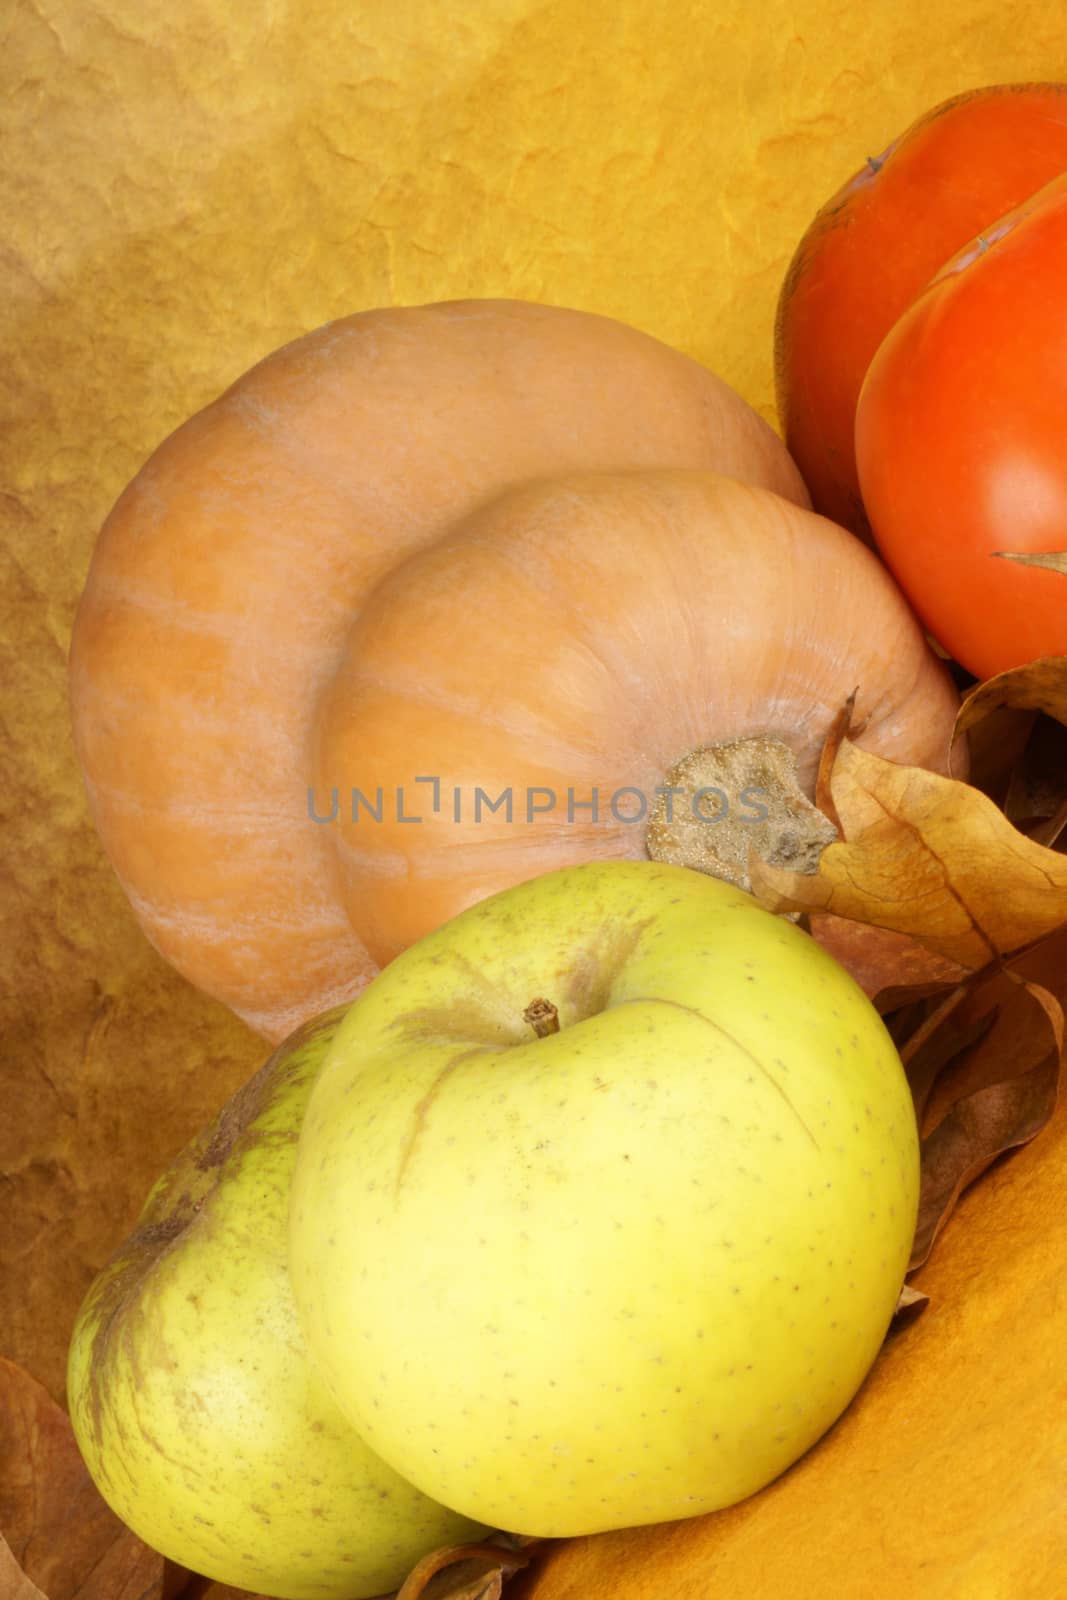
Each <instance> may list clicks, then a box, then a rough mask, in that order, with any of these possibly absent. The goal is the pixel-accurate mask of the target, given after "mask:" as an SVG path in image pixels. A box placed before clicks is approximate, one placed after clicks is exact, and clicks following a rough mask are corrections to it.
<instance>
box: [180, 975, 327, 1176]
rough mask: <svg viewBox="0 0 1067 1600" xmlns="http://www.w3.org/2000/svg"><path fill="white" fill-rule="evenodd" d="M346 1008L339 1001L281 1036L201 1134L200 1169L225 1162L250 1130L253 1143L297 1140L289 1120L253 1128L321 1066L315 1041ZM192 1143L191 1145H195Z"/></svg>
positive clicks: (249, 1136)
mask: <svg viewBox="0 0 1067 1600" xmlns="http://www.w3.org/2000/svg"><path fill="white" fill-rule="evenodd" d="M347 1010H348V1007H347V1006H346V1005H340V1006H334V1007H332V1008H331V1010H329V1011H324V1012H323V1013H322V1014H321V1016H318V1017H312V1019H311V1020H310V1021H309V1022H305V1023H304V1024H303V1026H302V1027H300V1028H298V1029H297V1030H296V1032H295V1033H292V1034H290V1035H289V1037H288V1038H286V1039H283V1040H282V1042H281V1044H280V1045H279V1046H278V1048H277V1049H276V1050H275V1051H274V1053H273V1055H271V1056H270V1057H269V1058H268V1059H267V1060H266V1061H265V1062H264V1063H263V1065H262V1066H261V1067H260V1069H259V1071H258V1072H257V1073H255V1075H254V1076H253V1077H251V1078H250V1079H249V1081H248V1082H247V1083H246V1084H245V1085H244V1087H243V1088H242V1089H239V1090H238V1092H237V1093H236V1094H235V1095H234V1096H233V1098H232V1099H231V1100H228V1101H227V1103H226V1105H225V1106H223V1108H222V1110H221V1111H220V1112H219V1114H218V1116H217V1117H216V1119H215V1121H214V1122H213V1123H212V1124H211V1126H210V1127H209V1128H208V1130H207V1132H206V1133H205V1134H204V1135H202V1137H201V1140H200V1141H199V1149H197V1150H196V1154H195V1157H194V1160H195V1165H196V1167H197V1168H198V1170H199V1171H200V1172H211V1171H213V1170H214V1169H216V1168H218V1167H221V1166H222V1165H223V1164H224V1163H225V1162H226V1161H227V1160H228V1158H229V1156H230V1154H231V1152H232V1151H233V1150H234V1148H235V1146H236V1145H237V1143H238V1141H239V1140H240V1139H241V1138H242V1137H245V1136H247V1139H248V1143H249V1146H250V1147H251V1146H252V1145H254V1144H276V1143H278V1142H281V1143H284V1144H292V1143H294V1142H295V1140H296V1139H297V1137H298V1130H297V1129H295V1128H293V1127H291V1126H289V1125H287V1126H286V1127H285V1128H283V1129H281V1130H278V1129H272V1128H257V1129H255V1130H254V1131H252V1132H251V1133H249V1132H248V1129H249V1128H250V1127H251V1124H252V1123H253V1122H255V1121H256V1119H257V1118H258V1117H259V1116H260V1115H261V1114H262V1113H263V1112H264V1111H266V1110H267V1109H268V1107H269V1106H270V1105H271V1104H272V1103H273V1102H275V1101H276V1100H278V1099H280V1098H281V1097H282V1096H283V1095H284V1094H285V1093H286V1091H287V1090H288V1088H289V1087H290V1085H291V1084H292V1083H293V1081H294V1079H296V1078H298V1077H300V1076H302V1075H303V1074H304V1073H306V1072H309V1071H317V1070H318V1067H319V1065H320V1062H319V1060H318V1056H317V1053H316V1052H315V1051H314V1050H312V1049H311V1048H310V1047H311V1046H313V1045H314V1044H316V1043H317V1042H318V1041H319V1040H320V1039H321V1038H322V1036H323V1034H325V1033H330V1032H333V1031H334V1030H335V1029H336V1028H337V1026H338V1025H339V1023H340V1021H341V1019H342V1017H343V1016H344V1015H345V1013H346V1011H347ZM190 1148H191V1151H192V1149H193V1148H194V1147H190Z"/></svg>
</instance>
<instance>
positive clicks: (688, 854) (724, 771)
mask: <svg viewBox="0 0 1067 1600" xmlns="http://www.w3.org/2000/svg"><path fill="white" fill-rule="evenodd" d="M836 838H837V830H836V829H835V827H834V825H833V823H832V822H831V821H830V819H829V817H827V816H825V815H824V813H823V812H822V811H820V810H819V808H818V807H817V806H816V805H813V804H812V802H811V800H810V799H809V798H808V796H807V795H806V794H805V793H804V791H803V789H802V788H801V787H800V784H799V782H798V779H797V762H796V756H795V755H794V754H793V752H792V750H790V748H789V746H788V745H787V744H786V743H785V741H784V740H782V739H779V738H777V737H774V736H772V735H770V734H754V735H751V736H749V737H747V738H742V739H727V740H723V741H722V742H721V743H719V744H713V745H705V746H703V747H701V748H700V749H697V750H690V751H689V753H688V754H687V755H684V756H683V757H682V758H681V760H680V761H676V762H675V764H674V766H673V767H671V769H670V771H669V772H668V773H667V779H666V782H665V783H664V784H661V785H660V787H659V789H658V790H657V794H656V802H655V805H654V806H653V807H652V808H651V813H650V816H649V822H648V828H647V831H646V833H645V849H646V850H647V852H648V854H649V856H650V857H651V858H652V860H653V861H662V862H667V863H670V864H671V865H673V866H680V867H692V868H694V869H695V870H696V871H697V872H706V873H708V874H709V875H710V876H711V877H713V878H724V879H725V880H726V881H727V882H728V883H733V884H736V885H737V887H738V888H739V889H746V890H747V889H751V887H752V883H751V879H750V877H749V861H750V859H751V855H752V852H755V854H756V855H757V856H758V857H760V858H761V859H762V860H764V861H766V862H767V863H768V864H769V865H771V866H775V867H784V868H787V869H788V870H790V871H793V872H814V871H816V869H817V867H818V863H819V857H820V856H821V854H822V852H823V850H824V849H825V848H826V846H827V845H828V844H831V843H832V842H833V841H834V839H836Z"/></svg>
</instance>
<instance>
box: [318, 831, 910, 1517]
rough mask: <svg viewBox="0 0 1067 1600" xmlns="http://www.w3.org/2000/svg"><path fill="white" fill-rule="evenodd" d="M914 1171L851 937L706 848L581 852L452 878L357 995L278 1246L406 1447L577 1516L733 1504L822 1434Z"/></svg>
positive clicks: (442, 1483)
mask: <svg viewBox="0 0 1067 1600" xmlns="http://www.w3.org/2000/svg"><path fill="white" fill-rule="evenodd" d="M535 1002H537V1003H538V1004H536V1005H534V1004H533V1003H535ZM531 1005H533V1009H532V1010H531V1009H530V1008H531ZM556 1023H558V1031H551V1030H552V1028H553V1026H554V1025H555V1024H556ZM918 1183H919V1164H918V1141H917V1135H916V1127H915V1120H914V1114H913V1110H912V1103H911V1097H910V1095H909V1091H908V1086H907V1083H906V1080H905V1077H904V1073H903V1070H902V1067H901V1064H900V1060H899V1057H898V1055H897V1052H896V1050H895V1048H894V1046H893V1044H892V1041H891V1039H890V1038H889V1035H888V1034H887V1032H886V1030H885V1028H884V1026H883V1024H882V1022H881V1019H880V1018H879V1016H878V1014H877V1013H876V1011H875V1010H874V1008H873V1007H872V1006H871V1004H870V1003H869V1001H868V1000H867V999H866V997H865V996H864V994H863V993H862V991H861V990H860V989H859V988H858V987H857V986H856V984H855V983H854V982H853V981H852V979H851V978H850V977H849V976H848V975H847V973H846V972H845V971H844V970H843V968H841V967H840V966H838V965H837V963H836V962H835V961H834V960H833V959H832V958H831V957H830V956H828V955H827V954H826V953H825V952H824V951H823V950H822V949H821V948H820V946H819V945H818V944H816V943H815V942H814V940H812V939H811V938H809V937H808V935H807V934H805V933H803V932H802V931H800V930H799V929H798V928H796V927H795V926H794V925H792V924H791V923H788V922H786V921H783V920H782V919H780V918H778V917H775V916H772V915H771V914H770V913H769V912H767V911H764V910H762V909H761V908H760V907H759V906H758V905H757V904H756V902H755V901H754V900H753V899H752V898H751V897H750V896H749V895H747V894H745V893H744V892H742V891H740V890H737V889H734V888H732V887H730V886H728V885H726V884H724V883H722V882H719V881H718V880H716V879H714V878H710V877H706V876H704V875H702V874H699V873H696V872H693V871H690V870H688V869H686V868H683V867H673V866H662V865H657V864H655V863H652V862H624V861H611V862H603V863H593V864H589V865H586V866H582V867H578V868H570V869H566V870H564V871H560V872H553V873H550V874H547V875H545V876H543V877H540V878H537V879H535V880H532V881H530V882H527V883H524V884H521V885H519V886H518V887H516V888H513V889H509V890H506V891H505V892H504V893H502V894H498V895H495V896H493V897H492V898H490V899H488V900H485V901H483V902H481V903H480V904H479V905H476V906H473V907H472V908H470V909H469V910H467V911H465V912H463V913H462V914H461V915H460V916H458V917H456V918H455V919H454V920H453V921H451V922H449V923H447V924H446V925H445V926H443V927H441V928H440V929H438V930H437V931H436V932H435V933H432V934H430V935H429V936H428V937H426V938H424V939H423V940H421V941H420V942H419V943H418V944H417V945H415V946H413V947H412V948H410V949H409V950H407V951H406V952H405V953H404V954H402V955H401V956H399V957H398V958H397V959H396V960H395V961H393V962H392V963H391V964H390V966H388V967H387V968H386V969H385V970H384V971H383V972H382V973H381V974H380V975H379V977H378V978H376V979H375V981H374V982H373V983H372V984H371V985H370V987H369V988H368V989H367V990H366V991H365V993H364V994H363V995H362V996H361V997H360V998H359V999H358V1000H357V1001H356V1003H355V1004H354V1005H353V1006H352V1008H351V1009H350V1011H349V1012H348V1014H347V1016H346V1018H345V1020H344V1022H343V1023H342V1025H341V1027H340V1029H339V1031H338V1034H337V1037H336V1039H335V1041H334V1044H333V1046H332V1049H331V1053H330V1057H329V1059H328V1061H327V1063H326V1065H325V1067H324V1069H323V1072H322V1074H321V1076H320V1078H319V1080H318V1082H317V1084H316V1086H315V1090H314V1092H313V1094H312V1097H311V1100H310V1103H309V1107H308V1112H307V1116H306V1119H305V1122H304V1125H303V1130H302V1133H301V1137H300V1144H299V1150H298V1155H297V1163H296V1171H295V1175H294V1180H293V1199H292V1209H291V1225H290V1271H291V1277H292V1284H293V1290H294V1294H295V1296H296V1300H297V1304H298V1306H299V1309H300V1313H301V1319H302V1324H303V1326H304V1329H305V1333H306V1335H307V1338H308V1340H309V1343H310V1346H311V1349H312V1351H313V1353H314V1355H315V1357H316V1359H317V1360H318V1362H319V1364H320V1369H321V1371H322V1372H323V1374H324V1376H325V1378H326V1379H327V1381H328V1383H329V1384H330V1387H331V1389H332V1391H333V1393H334V1395H335V1397H336V1399H337V1402H338V1404H339V1405H340V1406H341V1408H342V1409H343V1410H344V1412H345V1414H346V1415H347V1416H348V1417H349V1418H350V1420H351V1421H352V1423H353V1424H354V1426H355V1427H356V1428H358V1430H359V1431H360V1433H361V1434H362V1435H363V1436H364V1437H365V1438H366V1440H367V1442H368V1443H369V1444H370V1445H371V1447H372V1448H373V1449H374V1450H376V1451H378V1452H379V1453H380V1454H381V1455H382V1456H383V1457H384V1459H385V1460H387V1461H389V1462H390V1463H391V1464H392V1465H393V1466H394V1467H395V1468H396V1470H397V1471H398V1472H401V1473H402V1474H403V1475H404V1476H405V1477H406V1478H409V1479H410V1480H411V1482H413V1483H416V1484H418V1486H419V1487H420V1488H421V1489H422V1490H423V1491H424V1492H425V1493H426V1494H429V1495H432V1496H433V1497H434V1498H436V1499H441V1500H444V1501H446V1502H447V1503H448V1504H450V1505H453V1506H455V1507H456V1508H457V1509H458V1510H460V1511H462V1512H463V1513H465V1514H466V1515H467V1516H470V1517H474V1518H477V1519H478V1520H479V1521H482V1522H486V1523H490V1524H492V1525H493V1526H495V1527H501V1528H507V1529H510V1530H512V1531H514V1532H519V1533H525V1534H544V1535H568V1534H579V1533H586V1532H591V1531H595V1530H600V1529H606V1528H613V1527H620V1526H631V1525H635V1524H639V1523H646V1522H654V1521H656V1522H658V1521H665V1520H668V1519H671V1518H677V1517H685V1516H689V1515H692V1514H694V1513H697V1512H704V1511H709V1510H711V1509H713V1508H715V1507H719V1506H724V1505H726V1504H728V1503H730V1502H732V1501H735V1500H737V1499H739V1498H741V1497H742V1496H744V1495H747V1494H750V1493H751V1492H753V1491H754V1490H757V1489H759V1488H760V1487H761V1486H762V1485H764V1484H766V1483H768V1482H770V1480H771V1479H773V1478H774V1477H775V1476H776V1475H777V1474H778V1473H780V1472H782V1471H783V1469H784V1468H786V1467H787V1466H789V1464H790V1463H791V1462H793V1461H795V1460H796V1459H797V1457H798V1456H800V1455H801V1454H802V1453H803V1452H804V1451H805V1450H807V1449H808V1447H809V1446H810V1445H811V1444H812V1443H813V1442H814V1441H815V1440H816V1439H818V1438H819V1436H820V1435H821V1434H822V1433H823V1432H824V1431H825V1430H826V1429H827V1428H828V1427H829V1426H830V1424H831V1423H832V1422H833V1421H834V1419H835V1418H836V1417H837V1416H838V1415H839V1414H840V1413H841V1411H842V1410H843V1409H844V1407H845V1406H846V1405H847V1404H848V1403H849V1401H850V1400H851V1398H852V1397H853V1395H854V1394H855V1392H856V1390H857V1389H858V1387H859V1386H860V1384H861V1383H862V1381H863V1378H864V1375H865V1374H866V1373H867V1371H868V1369H869V1368H870V1366H871V1363H872V1362H873V1360H874V1359H875V1356H876V1354H877V1352H878V1349H879V1346H880V1344H881V1342H882V1339H883V1337H884V1335H885V1332H886V1329H887V1326H888V1324H889V1321H890V1317H891V1315H892V1312H893V1307H894V1304H895V1302H896V1299H897V1294H898V1291H899V1289H900V1287H901V1283H902V1281H903V1278H904V1273H905V1269H906V1265H907V1261H908V1254H909V1248H910V1245H911V1240H912V1234H913V1230H914V1225H915V1220H916V1208H917V1201H918Z"/></svg>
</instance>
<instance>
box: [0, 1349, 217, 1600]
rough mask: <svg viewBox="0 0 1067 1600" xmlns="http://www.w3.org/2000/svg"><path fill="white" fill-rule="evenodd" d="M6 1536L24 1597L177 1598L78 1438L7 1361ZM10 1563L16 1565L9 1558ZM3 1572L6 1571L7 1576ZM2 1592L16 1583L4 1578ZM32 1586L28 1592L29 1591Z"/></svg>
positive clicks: (2, 1494)
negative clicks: (96, 1480)
mask: <svg viewBox="0 0 1067 1600" xmlns="http://www.w3.org/2000/svg"><path fill="white" fill-rule="evenodd" d="M0 1438H2V1439H3V1440H4V1442H5V1448H4V1450H3V1452H2V1454H0V1534H3V1537H4V1540H6V1544H5V1545H4V1549H5V1550H6V1552H7V1554H5V1556H4V1558H3V1559H4V1561H5V1562H6V1563H7V1566H8V1569H9V1572H10V1570H11V1564H12V1563H14V1570H15V1572H16V1573H17V1574H18V1575H19V1581H20V1582H21V1583H22V1588H19V1587H17V1586H16V1587H13V1588H11V1594H12V1595H13V1596H18V1597H19V1600H23V1597H25V1600H31V1597H34V1596H36V1595H37V1594H43V1595H45V1596H47V1600H171V1596H172V1595H173V1594H174V1592H175V1584H174V1581H173V1580H174V1578H175V1576H180V1579H181V1580H182V1581H184V1579H185V1577H187V1574H185V1573H182V1572H181V1571H180V1569H175V1568H171V1569H170V1572H169V1574H168V1572H167V1570H166V1566H165V1563H164V1560H163V1557H162V1556H161V1555H158V1554H157V1553H156V1552H155V1551H154V1550H150V1549H149V1547H148V1546H147V1545H146V1544H142V1542H141V1540H140V1539H138V1538H137V1537H136V1535H135V1534H133V1533H131V1532H130V1530H129V1528H127V1527H126V1526H125V1524H124V1523H122V1522H120V1521H119V1519H118V1517H116V1516H115V1514H114V1512H113V1511H111V1510H110V1508H109V1507H108V1506H107V1505H106V1504H105V1502H104V1501H103V1499H102V1498H101V1496H100V1494H99V1492H98V1491H97V1489H96V1487H95V1485H94V1484H93V1482H92V1479H91V1478H90V1477H89V1473H88V1469H87V1468H86V1466H85V1464H84V1463H83V1461H82V1458H81V1455H80V1453H79V1451H78V1446H77V1444H76V1443H75V1440H74V1431H73V1429H72V1428H71V1425H70V1419H69V1417H68V1416H67V1414H66V1412H65V1411H63V1410H62V1409H61V1408H60V1407H59V1406H58V1405H56V1403H55V1401H54V1400H53V1399H52V1397H51V1396H50V1395H49V1394H48V1392H47V1391H46V1390H45V1389H44V1388H42V1386H41V1385H40V1384H39V1383H37V1382H36V1381H35V1379H33V1378H31V1377H30V1375H29V1374H28V1373H27V1372H24V1371H23V1370H22V1368H21V1367H18V1366H16V1365H15V1363H14V1362H12V1361H6V1360H3V1359H2V1358H0ZM8 1557H10V1560H8ZM2 1573H3V1568H2V1567H0V1574H2ZM2 1581H3V1582H4V1583H6V1584H7V1585H8V1587H0V1595H3V1596H4V1600H7V1596H8V1588H10V1586H11V1584H12V1583H14V1582H15V1580H14V1579H10V1578H9V1577H7V1576H6V1575H5V1576H4V1577H3V1580H2ZM26 1584H29V1587H28V1588H27V1587H26Z"/></svg>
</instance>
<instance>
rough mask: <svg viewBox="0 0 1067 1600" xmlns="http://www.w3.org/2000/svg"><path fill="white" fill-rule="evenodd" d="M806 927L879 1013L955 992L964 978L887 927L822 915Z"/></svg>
mask: <svg viewBox="0 0 1067 1600" xmlns="http://www.w3.org/2000/svg"><path fill="white" fill-rule="evenodd" d="M809 927H810V930H811V933H812V936H813V937H814V938H815V939H817V940H818V941H819V943H820V944H821V945H822V946H823V948H824V949H826V950H828V951H829V952H830V954H831V955H832V956H834V957H836V959H837V960H838V961H840V963H841V965H842V966H844V967H847V968H848V970H849V972H850V973H851V974H852V976H853V977H854V978H855V980H856V982H857V983H858V984H859V985H860V987H861V988H862V989H863V991H864V993H865V994H867V995H868V996H869V997H870V998H871V999H872V1000H873V1001H874V1003H875V1005H876V1006H877V1007H878V1010H879V1011H881V1012H882V1013H883V1014H884V1013H885V1012H887V1011H893V1010H896V1009H897V1008H898V1007H899V1006H902V1005H906V1004H907V1003H908V1002H909V1001H911V1000H917V999H922V998H924V997H925V996H927V995H930V994H937V993H940V992H941V991H943V990H944V989H946V988H953V987H955V985H956V984H958V983H959V982H960V981H961V980H962V979H963V978H964V977H966V975H967V970H966V968H965V967H961V966H960V965H959V963H958V962H955V961H950V960H949V959H948V957H947V956H942V955H938V954H937V952H936V951H934V950H928V949H927V948H926V946H925V945H924V944H921V943H920V942H919V940H918V939H915V938H913V937H911V936H910V935H909V934H905V933H895V932H893V930H892V929H890V928H876V927H874V926H873V925H872V924H871V923H869V922H854V921H850V920H849V919H848V918H846V917H834V916H827V915H823V914H820V913H816V914H815V915H814V916H812V917H811V918H810V919H809Z"/></svg>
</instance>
